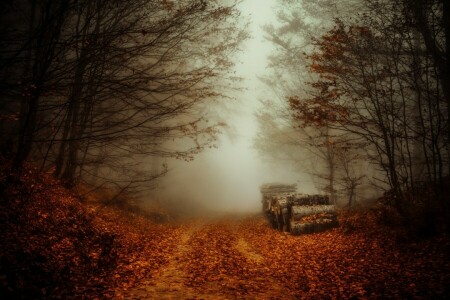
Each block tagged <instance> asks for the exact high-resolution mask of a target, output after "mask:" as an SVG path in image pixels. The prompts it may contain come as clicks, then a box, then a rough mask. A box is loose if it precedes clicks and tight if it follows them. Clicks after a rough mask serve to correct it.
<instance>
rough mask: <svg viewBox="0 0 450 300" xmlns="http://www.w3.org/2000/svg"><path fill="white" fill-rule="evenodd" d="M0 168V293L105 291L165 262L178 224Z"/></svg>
mask: <svg viewBox="0 0 450 300" xmlns="http://www.w3.org/2000/svg"><path fill="white" fill-rule="evenodd" d="M1 171H2V172H1V175H0V185H1V186H0V192H1V200H0V201H1V202H0V226H1V230H0V240H1V241H2V247H1V249H0V262H1V263H0V276H1V286H0V288H1V294H3V295H5V296H6V297H7V298H9V299H12V298H19V299H20V298H22V299H31V298H33V299H36V298H64V299H68V298H69V299H70V298H77V299H80V298H94V297H101V298H111V297H113V296H114V294H115V291H116V290H121V289H124V288H128V287H130V286H133V285H134V284H136V283H137V282H140V281H141V280H142V279H144V278H151V277H152V276H154V274H156V272H157V271H158V270H159V269H160V268H161V266H163V265H165V264H167V263H168V254H169V253H170V252H171V249H172V248H173V247H174V245H175V244H176V242H177V241H176V237H177V236H178V235H179V233H178V232H177V231H178V230H179V229H178V228H177V227H174V226H168V225H158V224H153V223H152V222H150V221H148V220H146V219H145V218H143V217H142V216H138V215H130V214H128V215H127V214H123V213H119V212H117V211H116V210H113V209H102V210H101V211H100V212H98V210H99V207H98V206H95V205H88V204H83V203H81V202H80V200H79V199H77V198H76V197H75V196H74V195H73V194H71V193H70V192H69V191H67V190H66V189H64V188H62V187H61V185H60V184H59V182H58V181H56V180H54V179H53V178H52V177H51V176H49V175H46V174H42V173H39V172H37V171H36V170H34V169H33V168H31V167H27V168H25V169H24V170H23V172H21V173H20V174H9V173H8V167H7V166H2V168H1Z"/></svg>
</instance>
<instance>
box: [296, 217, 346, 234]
mask: <svg viewBox="0 0 450 300" xmlns="http://www.w3.org/2000/svg"><path fill="white" fill-rule="evenodd" d="M338 225H339V223H338V221H337V220H336V219H328V218H322V219H321V220H320V221H315V222H311V223H304V224H302V223H299V222H296V221H292V220H291V222H290V229H291V234H292V235H300V234H307V233H316V232H322V231H326V230H328V229H331V228H334V227H337V226H338Z"/></svg>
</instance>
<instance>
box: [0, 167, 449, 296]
mask: <svg viewBox="0 0 450 300" xmlns="http://www.w3.org/2000/svg"><path fill="white" fill-rule="evenodd" d="M6 178H7V176H5V175H4V174H0V183H1V186H0V187H1V188H2V189H3V194H2V199H1V202H0V204H1V207H0V217H1V218H0V221H1V223H0V225H1V232H0V234H1V236H0V238H1V240H2V243H3V245H4V246H3V247H2V248H1V249H0V261H1V268H0V279H1V289H2V293H3V294H5V295H7V296H11V297H9V298H12V296H18V295H19V296H21V297H22V298H23V297H25V298H64V299H68V298H69V299H70V298H79V299H80V298H89V299H95V298H96V297H97V298H98V299H105V298H113V297H115V298H121V297H125V296H123V295H124V291H126V290H133V287H136V286H139V285H140V284H143V283H144V282H145V284H146V285H147V286H148V287H151V286H153V287H155V286H156V288H155V289H145V291H142V290H141V291H140V293H137V294H136V295H137V296H136V298H137V299H145V298H146V297H147V298H148V297H149V294H148V293H149V292H148V291H149V290H150V291H155V290H156V289H159V290H160V291H159V293H161V295H163V294H164V295H169V296H170V295H171V294H170V293H177V294H176V295H185V297H188V295H189V297H190V295H192V294H195V295H201V297H202V298H205V299H224V298H225V299H230V298H232V299H233V298H238V299H242V298H244V299H247V298H249V299H260V298H261V299H330V298H331V299H351V298H353V299H384V298H393V299H409V298H417V299H430V298H438V299H439V298H445V297H447V296H448V295H449V294H450V275H449V274H450V260H449V257H448V253H450V241H449V239H448V237H436V238H433V239H428V240H419V241H410V242H405V241H403V242H399V240H398V239H397V238H396V236H395V235H394V234H393V233H392V232H391V231H390V230H389V228H388V227H383V226H380V225H379V224H377V219H376V213H370V212H368V213H353V214H350V213H347V214H341V215H340V216H339V222H340V224H341V225H340V227H339V228H335V229H332V230H329V231H327V232H323V233H317V234H311V235H302V236H298V237H295V236H291V235H287V234H284V233H280V232H278V231H275V230H273V229H271V228H270V226H269V224H268V223H267V222H266V220H265V219H263V218H262V217H253V218H247V219H241V220H238V221H236V220H227V219H224V220H219V221H211V222H207V223H205V224H203V225H201V226H199V225H198V224H195V222H193V223H186V224H183V225H178V226H171V225H158V224H154V223H152V222H149V221H148V220H146V219H145V218H143V217H140V216H138V215H124V214H122V213H119V212H118V211H115V210H108V209H106V210H104V211H102V213H101V214H99V215H98V217H96V218H93V215H94V214H95V209H94V207H91V206H89V205H86V204H81V203H80V202H79V200H77V199H76V198H75V197H74V196H73V195H71V194H70V193H69V192H68V191H67V190H65V189H63V188H61V187H60V186H59V184H58V183H57V182H56V181H54V180H53V179H52V178H50V177H46V176H42V175H39V174H38V173H37V172H36V171H34V170H32V169H30V170H28V171H27V172H26V173H24V174H21V175H20V176H17V177H15V178H12V179H11V178H10V179H9V182H8V184H5V182H6ZM197 227H198V228H197ZM188 232H189V234H187V233H188ZM177 249H178V250H177ZM168 266H170V268H168ZM167 270H169V271H167ZM178 270H179V271H178ZM164 274H165V275H164ZM163 275H164V276H163ZM172 275H173V278H172ZM160 281H167V282H165V283H164V284H159V285H158V283H159V282H160ZM173 283H176V284H175V285H174V286H171V284H173ZM186 291H189V293H186ZM204 295H211V296H210V298H207V297H204ZM172 296H173V295H172ZM193 298H195V297H193Z"/></svg>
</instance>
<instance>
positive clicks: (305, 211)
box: [290, 205, 336, 221]
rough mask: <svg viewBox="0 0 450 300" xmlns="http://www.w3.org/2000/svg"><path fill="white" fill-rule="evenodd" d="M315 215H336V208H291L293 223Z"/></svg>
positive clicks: (324, 206)
mask: <svg viewBox="0 0 450 300" xmlns="http://www.w3.org/2000/svg"><path fill="white" fill-rule="evenodd" d="M315 214H330V215H336V207H335V206H334V205H307V206H300V205H294V206H292V207H291V218H290V219H291V221H300V220H301V219H302V218H303V217H306V216H310V215H315Z"/></svg>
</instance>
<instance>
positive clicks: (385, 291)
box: [115, 214, 450, 299]
mask: <svg viewBox="0 0 450 300" xmlns="http://www.w3.org/2000/svg"><path fill="white" fill-rule="evenodd" d="M363 217H364V218H361V215H357V216H356V215H354V216H353V217H351V216H347V219H346V220H343V225H341V227H340V228H337V229H333V230H330V231H327V232H323V233H316V234H311V235H304V236H297V237H295V236H291V235H289V234H286V233H280V232H278V231H275V230H273V229H271V228H270V227H269V225H268V223H267V222H266V220H265V219H264V218H262V217H258V216H255V217H248V218H242V219H236V218H234V219H233V218H229V219H226V218H224V219H222V220H217V221H196V222H191V223H189V224H184V225H181V227H180V232H179V236H178V241H179V242H178V243H177V246H176V248H174V249H173V251H172V252H171V253H170V254H169V257H168V263H167V265H166V266H164V267H162V268H161V269H160V270H159V272H158V273H157V274H156V275H155V276H154V277H152V278H151V279H149V280H145V281H143V282H142V283H140V284H138V285H137V286H136V287H133V288H131V289H127V290H122V291H117V293H116V295H115V297H116V299H386V298H391V299H410V298H417V299H421V298H422V299H430V298H433V299H445V298H447V297H449V296H450V289H449V288H450V261H449V256H448V253H450V243H449V240H448V239H447V238H435V239H432V240H429V239H428V240H423V241H420V242H417V241H416V242H411V241H409V242H399V241H398V239H396V238H395V237H394V236H392V235H390V234H387V233H386V232H385V231H386V229H385V228H384V229H383V230H380V229H377V226H375V227H372V228H371V229H370V227H371V225H374V224H371V223H372V222H373V221H374V219H373V216H372V215H371V214H366V215H365V216H363ZM364 219H365V220H366V222H365V223H361V221H363V220H364ZM368 223H369V224H368ZM358 224H359V225H358ZM355 225H356V226H355Z"/></svg>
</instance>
